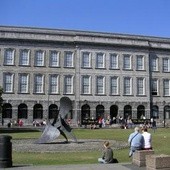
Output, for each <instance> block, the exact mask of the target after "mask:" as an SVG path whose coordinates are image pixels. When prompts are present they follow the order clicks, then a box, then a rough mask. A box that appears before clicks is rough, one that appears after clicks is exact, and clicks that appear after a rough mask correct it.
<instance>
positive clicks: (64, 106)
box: [37, 97, 77, 144]
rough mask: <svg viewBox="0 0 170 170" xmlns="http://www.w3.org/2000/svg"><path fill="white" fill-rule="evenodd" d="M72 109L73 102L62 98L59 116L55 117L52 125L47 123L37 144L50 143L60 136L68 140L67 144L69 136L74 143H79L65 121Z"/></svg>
mask: <svg viewBox="0 0 170 170" xmlns="http://www.w3.org/2000/svg"><path fill="white" fill-rule="evenodd" d="M71 109H72V103H71V100H70V99H69V98H67V97H63V98H61V100H60V110H59V114H56V115H55V118H54V121H53V123H52V124H51V123H50V122H47V125H46V127H45V129H44V131H43V133H42V135H41V137H40V138H39V139H38V141H37V143H39V144H42V143H49V142H51V141H53V140H55V139H56V138H57V137H59V135H60V134H61V135H62V136H63V137H64V138H65V139H66V141H65V142H66V143H67V142H68V138H67V135H69V136H70V137H71V138H72V139H73V140H74V142H77V139H76V137H75V135H74V134H73V132H72V128H71V127H70V126H69V124H68V123H67V122H66V121H65V117H66V115H67V114H68V113H69V112H70V111H71ZM66 134H67V135H66Z"/></svg>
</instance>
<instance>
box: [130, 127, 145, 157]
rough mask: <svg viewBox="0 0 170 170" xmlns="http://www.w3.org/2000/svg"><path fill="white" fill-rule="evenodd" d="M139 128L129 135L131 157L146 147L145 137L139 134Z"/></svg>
mask: <svg viewBox="0 0 170 170" xmlns="http://www.w3.org/2000/svg"><path fill="white" fill-rule="evenodd" d="M139 131H140V129H139V127H135V129H134V132H133V133H131V134H130V135H129V138H128V143H129V144H130V151H129V157H131V156H132V155H133V153H134V152H135V151H136V150H141V149H142V148H143V146H144V137H143V136H142V134H141V133H140V132H139Z"/></svg>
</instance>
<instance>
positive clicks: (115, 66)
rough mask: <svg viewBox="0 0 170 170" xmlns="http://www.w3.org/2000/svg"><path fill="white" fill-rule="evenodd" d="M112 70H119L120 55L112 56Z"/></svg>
mask: <svg viewBox="0 0 170 170" xmlns="http://www.w3.org/2000/svg"><path fill="white" fill-rule="evenodd" d="M110 69H118V55H117V54H110Z"/></svg>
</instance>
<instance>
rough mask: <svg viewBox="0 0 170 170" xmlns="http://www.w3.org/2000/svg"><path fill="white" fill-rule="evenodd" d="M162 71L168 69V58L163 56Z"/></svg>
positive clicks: (169, 62)
mask: <svg viewBox="0 0 170 170" xmlns="http://www.w3.org/2000/svg"><path fill="white" fill-rule="evenodd" d="M163 71H164V72H169V71H170V60H169V59H168V58H163Z"/></svg>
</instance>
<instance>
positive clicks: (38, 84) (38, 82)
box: [35, 75, 44, 93]
mask: <svg viewBox="0 0 170 170" xmlns="http://www.w3.org/2000/svg"><path fill="white" fill-rule="evenodd" d="M43 78H44V77H43V76H42V75H36V76H35V93H43V83H44V82H43Z"/></svg>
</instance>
